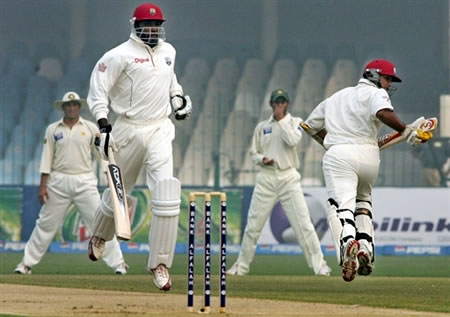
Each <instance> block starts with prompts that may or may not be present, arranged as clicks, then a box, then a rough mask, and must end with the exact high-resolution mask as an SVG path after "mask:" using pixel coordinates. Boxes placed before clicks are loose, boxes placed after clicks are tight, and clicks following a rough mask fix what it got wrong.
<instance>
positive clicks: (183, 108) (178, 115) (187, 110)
mask: <svg viewBox="0 0 450 317" xmlns="http://www.w3.org/2000/svg"><path fill="white" fill-rule="evenodd" d="M170 103H171V104H172V108H173V110H174V112H175V119H177V120H187V119H189V118H190V117H191V113H192V101H191V97H189V96H188V95H186V96H181V95H175V96H173V97H172V98H171V99H170Z"/></svg>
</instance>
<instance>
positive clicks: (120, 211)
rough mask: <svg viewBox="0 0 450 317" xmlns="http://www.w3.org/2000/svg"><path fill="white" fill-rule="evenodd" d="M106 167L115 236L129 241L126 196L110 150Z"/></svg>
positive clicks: (129, 232)
mask: <svg viewBox="0 0 450 317" xmlns="http://www.w3.org/2000/svg"><path fill="white" fill-rule="evenodd" d="M108 162H109V164H108V167H107V168H106V178H107V179H108V185H109V189H110V191H111V201H112V208H113V211H114V224H115V230H116V236H117V238H118V239H120V240H125V241H127V240H130V239H131V227H130V216H129V215H128V205H127V195H126V193H125V187H124V186H123V181H122V174H121V172H120V168H119V166H117V164H116V161H115V160H114V154H113V150H112V148H109V151H108Z"/></svg>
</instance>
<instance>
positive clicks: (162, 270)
mask: <svg viewBox="0 0 450 317" xmlns="http://www.w3.org/2000/svg"><path fill="white" fill-rule="evenodd" d="M150 273H151V274H152V275H153V284H155V286H156V287H157V288H159V289H160V290H162V291H165V292H167V291H170V288H171V287H172V279H171V278H170V275H169V270H168V269H167V267H166V266H165V265H164V264H160V265H158V266H157V267H156V268H154V269H151V270H150Z"/></svg>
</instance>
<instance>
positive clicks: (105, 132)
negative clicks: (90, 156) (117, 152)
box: [95, 119, 114, 161]
mask: <svg viewBox="0 0 450 317" xmlns="http://www.w3.org/2000/svg"><path fill="white" fill-rule="evenodd" d="M98 125H99V129H100V137H96V138H95V146H96V147H97V150H98V152H99V153H100V156H101V158H102V159H103V160H105V161H107V160H108V151H109V147H112V146H113V144H114V141H113V138H112V135H111V131H112V126H111V124H109V123H108V120H107V119H100V120H98Z"/></svg>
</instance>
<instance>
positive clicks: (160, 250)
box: [147, 177, 181, 291]
mask: <svg viewBox="0 0 450 317" xmlns="http://www.w3.org/2000/svg"><path fill="white" fill-rule="evenodd" d="M180 198H181V185H180V182H179V181H178V180H177V179H176V178H173V177H172V178H166V179H163V180H160V181H158V182H157V183H156V185H155V188H154V190H153V191H152V220H151V225H150V232H149V245H150V254H149V257H148V261H147V270H148V271H149V272H150V273H152V274H153V282H154V284H155V285H156V287H158V288H159V289H161V290H164V291H168V290H170V288H171V285H172V281H171V278H170V275H169V272H168V269H169V268H170V267H172V262H173V256H174V253H175V245H176V242H177V230H178V217H179V214H180V202H181V201H180Z"/></svg>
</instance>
